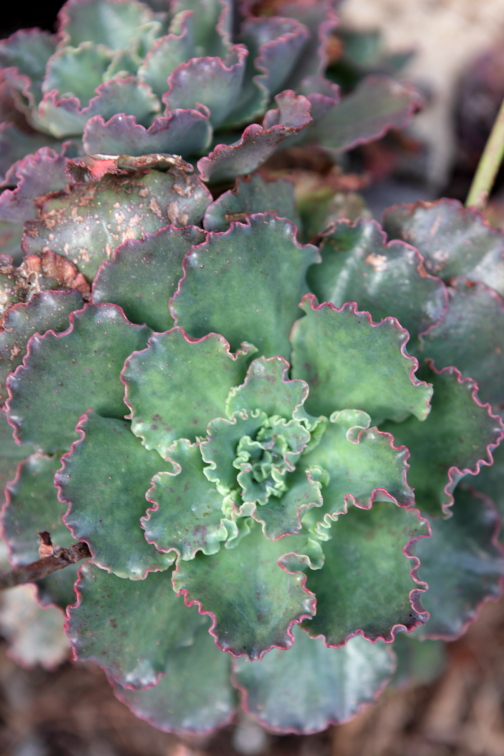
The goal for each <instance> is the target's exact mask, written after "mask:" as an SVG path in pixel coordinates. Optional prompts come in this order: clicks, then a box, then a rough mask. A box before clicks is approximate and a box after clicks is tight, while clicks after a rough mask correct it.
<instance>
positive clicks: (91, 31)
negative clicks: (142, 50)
mask: <svg viewBox="0 0 504 756" xmlns="http://www.w3.org/2000/svg"><path fill="white" fill-rule="evenodd" d="M153 18H154V14H153V13H152V11H151V10H150V9H149V8H148V7H147V6H146V5H144V4H143V3H139V2H136V0H126V1H124V0H123V1H122V2H110V1H109V0H70V1H69V2H67V3H65V5H64V6H63V8H62V9H61V11H60V13H59V33H60V37H61V38H62V44H64V45H65V46H71V47H78V45H80V44H81V42H85V41H86V40H88V39H92V40H93V41H94V42H95V43H96V44H97V45H104V46H105V47H108V48H109V49H110V50H117V49H119V48H122V47H126V46H127V45H128V44H130V42H131V39H132V38H135V36H136V34H137V33H138V31H139V29H140V28H141V27H142V26H144V25H145V24H147V23H148V22H149V21H152V19H153Z"/></svg>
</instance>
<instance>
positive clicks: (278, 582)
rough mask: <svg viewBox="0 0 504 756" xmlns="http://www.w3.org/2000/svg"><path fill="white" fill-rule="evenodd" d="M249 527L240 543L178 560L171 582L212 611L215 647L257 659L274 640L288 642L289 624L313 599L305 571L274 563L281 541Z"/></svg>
mask: <svg viewBox="0 0 504 756" xmlns="http://www.w3.org/2000/svg"><path fill="white" fill-rule="evenodd" d="M251 528H252V529H251V532H250V533H249V534H248V535H246V536H245V537H244V538H243V540H241V541H240V544H239V548H236V549H221V550H220V551H219V553H218V554H214V555H213V556H209V557H206V556H203V555H201V554H197V555H196V557H195V558H194V559H193V560H192V561H190V562H179V564H178V567H177V571H176V572H175V573H174V576H173V585H174V588H175V590H176V591H180V592H183V593H184V594H185V596H186V599H185V600H186V601H187V602H189V603H194V602H196V603H197V604H198V605H199V606H200V607H201V609H200V611H201V612H202V613H205V614H210V615H211V616H212V617H213V619H214V624H213V627H212V635H214V637H215V638H216V640H217V644H218V646H219V648H221V649H223V650H224V651H230V652H231V653H232V654H233V655H235V656H244V655H246V656H248V657H249V658H251V659H260V658H261V657H262V656H263V654H265V653H266V651H269V650H270V649H271V648H272V647H273V646H275V647H277V648H289V647H290V646H291V645H292V643H293V637H292V633H291V627H292V625H293V624H294V623H296V622H300V621H301V619H304V618H305V617H308V616H311V615H312V614H313V613H314V611H315V605H314V599H313V597H312V594H311V593H309V592H308V591H306V590H305V589H304V583H305V580H306V578H305V577H304V575H302V574H300V573H296V574H291V573H288V572H287V571H286V570H284V569H282V568H281V567H280V566H279V565H278V564H277V561H278V559H279V558H280V556H282V554H283V553H285V549H284V547H283V545H282V541H281V540H280V541H269V540H268V539H267V538H264V536H263V535H262V533H261V529H260V528H259V527H258V526H257V525H253V524H252V523H251Z"/></svg>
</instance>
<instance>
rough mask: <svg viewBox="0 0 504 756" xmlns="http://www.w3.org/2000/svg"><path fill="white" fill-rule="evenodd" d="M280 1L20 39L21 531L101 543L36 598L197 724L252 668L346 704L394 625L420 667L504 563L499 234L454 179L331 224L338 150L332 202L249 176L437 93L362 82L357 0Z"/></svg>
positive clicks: (122, 13) (259, 698) (234, 695)
mask: <svg viewBox="0 0 504 756" xmlns="http://www.w3.org/2000/svg"><path fill="white" fill-rule="evenodd" d="M274 9H275V13H274V14H273V15H268V13H269V12H270V11H271V8H270V7H269V5H268V6H266V4H265V5H264V7H262V6H261V4H258V5H257V6H256V5H252V4H251V3H248V2H244V3H234V4H231V3H228V2H224V0H208V2H204V3H198V4H196V3H194V2H190V0H177V2H173V3H171V4H170V5H169V6H168V5H165V4H164V3H162V2H152V3H149V5H144V4H142V3H137V2H133V1H132V0H70V2H68V3H67V5H66V6H65V7H64V9H63V10H62V12H61V15H60V28H59V31H58V34H57V35H56V36H55V37H52V36H51V35H47V34H45V33H43V32H39V31H37V30H35V31H28V32H26V31H23V32H18V33H17V34H15V35H14V36H13V37H11V38H10V39H9V40H7V41H5V42H0V62H1V63H2V65H3V66H4V68H3V71H2V80H1V83H0V109H1V112H2V114H3V118H4V124H3V125H2V127H0V128H1V129H2V130H1V131H0V146H2V148H3V153H2V160H3V162H2V166H1V167H2V168H3V170H4V172H5V174H6V179H5V183H4V186H5V187H6V188H5V189H4V191H3V192H2V194H1V195H0V236H1V243H2V252H3V253H4V254H3V255H2V257H1V258H0V316H1V330H0V402H1V403H2V405H3V409H2V411H1V412H0V446H1V451H2V454H1V457H0V475H1V477H2V479H3V482H4V483H6V484H7V485H6V488H5V503H4V506H3V511H2V523H3V535H4V540H5V541H6V543H7V544H8V546H9V552H10V560H11V562H12V564H13V565H24V564H28V563H30V562H32V561H34V560H36V559H37V558H38V538H37V533H39V532H41V531H47V532H49V533H50V534H51V536H52V539H53V543H55V544H57V545H58V546H61V547H66V546H69V545H70V544H72V543H73V541H74V539H78V540H80V541H84V542H85V543H87V544H88V546H89V550H90V552H91V557H92V558H91V560H89V561H87V562H85V563H84V565H83V566H82V567H81V569H80V571H79V574H77V573H78V565H73V566H69V567H67V568H66V569H64V570H61V571H59V572H55V573H54V574H52V575H49V576H48V577H46V578H44V579H43V580H42V581H39V582H38V587H37V589H38V599H39V601H40V602H41V604H42V605H45V606H57V607H59V608H60V609H62V610H63V611H65V612H66V614H67V627H66V632H67V635H68V637H69V639H70V641H71V643H72V646H73V650H74V654H75V656H76V658H79V659H87V660H93V661H95V662H97V663H98V664H100V665H101V666H102V667H103V668H104V669H105V670H106V672H107V674H108V676H109V679H110V681H111V683H112V685H113V686H114V688H115V690H116V694H117V695H118V697H119V698H120V699H121V700H123V701H124V702H125V703H126V704H127V705H128V706H130V707H131V709H132V710H133V711H134V712H135V713H136V714H137V715H138V716H140V717H143V718H145V719H148V720H149V721H151V722H152V723H153V724H154V725H155V726H157V727H159V728H161V729H165V730H170V731H175V732H200V733H202V732H208V731H210V730H212V729H214V728H216V727H220V726H222V725H224V724H225V723H226V722H228V721H229V720H230V718H231V717H232V716H233V712H234V710H235V708H236V705H237V699H238V697H240V698H241V703H242V705H243V706H244V708H246V709H247V710H248V711H250V712H251V713H252V714H253V715H254V716H255V717H256V718H257V719H258V720H259V721H260V722H261V723H262V724H264V725H265V726H266V727H268V728H270V729H272V730H278V731H280V732H293V731H294V732H314V731H317V730H321V729H324V728H325V727H327V726H328V725H329V724H330V723H332V722H342V721H345V720H347V719H349V718H350V717H351V716H353V715H354V714H355V713H357V712H358V711H359V710H360V708H361V706H362V705H363V704H364V703H366V702H370V701H372V700H374V698H375V697H376V696H377V695H378V693H379V692H380V690H381V689H382V688H383V687H384V686H385V685H386V684H387V683H388V682H389V681H390V680H391V679H392V677H393V675H394V667H395V663H396V662H395V655H394V652H393V651H392V648H393V647H395V648H397V655H398V656H399V662H400V665H399V666H400V668H399V670H398V671H397V672H396V674H395V677H394V681H395V684H401V683H403V682H404V680H405V679H408V676H409V678H411V677H412V675H415V674H418V669H419V667H420V666H422V665H423V666H424V667H425V666H431V667H432V666H436V664H438V662H439V647H438V646H435V647H433V648H434V651H433V652H432V653H431V652H427V653H425V651H417V650H416V649H417V648H419V647H420V648H422V649H425V645H423V646H422V643H421V641H423V640H424V639H426V638H443V639H447V640H450V639H454V638H455V637H458V635H460V633H462V632H463V631H464V629H465V627H466V626H467V624H468V623H469V622H470V621H472V619H474V617H475V616H476V614H477V611H478V607H479V605H480V604H481V602H482V601H484V600H486V599H488V598H490V597H493V596H496V595H498V594H499V593H500V592H501V590H502V578H503V575H504V555H503V552H502V548H501V546H500V545H499V543H498V541H497V537H498V529H499V523H500V518H499V514H498V511H497V509H496V508H495V505H494V503H493V501H492V499H493V500H494V501H495V503H497V505H498V506H500V507H501V511H502V512H504V501H503V500H502V490H503V489H502V478H503V473H504V458H503V456H502V448H503V447H502V446H501V447H500V448H497V447H498V444H499V443H500V441H501V439H502V438H503V437H504V425H503V422H502V419H501V418H502V416H503V414H504V383H503V382H502V379H501V377H500V376H501V375H502V360H503V359H504V358H503V356H502V355H503V349H504V344H503V343H502V342H503V337H502V333H504V329H503V328H502V319H503V317H504V314H503V313H504V306H503V302H502V299H501V297H502V296H503V295H504V268H503V265H504V236H503V234H502V233H501V232H498V231H495V230H494V229H491V228H490V227H489V226H488V225H487V224H485V223H484V222H483V220H482V218H481V216H480V215H479V214H478V213H476V212H474V211H471V210H464V209H462V208H461V207H460V205H458V204H457V203H453V202H450V201H445V200H443V201H440V202H438V203H430V204H422V203H420V204H419V205H415V206H398V207H395V208H392V209H391V210H390V211H388V213H387V214H386V217H385V225H384V228H385V231H386V233H387V234H388V237H389V238H390V239H391V240H392V241H387V236H386V235H385V233H384V232H383V231H382V229H381V228H380V227H379V225H378V224H377V223H375V222H374V221H372V220H369V219H368V218H360V219H357V220H355V221H354V222H350V221H349V220H337V221H336V222H334V223H332V222H331V221H332V220H333V219H334V215H335V212H334V210H335V208H334V207H333V206H332V205H331V202H330V201H328V199H327V197H328V196H330V193H329V194H327V192H326V190H325V189H324V187H323V182H324V178H321V185H320V186H321V187H322V188H321V189H320V191H321V196H322V195H324V198H323V201H321V202H320V203H319V205H320V206H319V207H315V205H314V202H312V203H311V204H310V202H304V200H306V197H304V200H303V201H302V202H301V203H298V202H297V199H298V197H299V194H300V193H299V191H297V188H296V186H295V185H294V184H293V183H292V182H291V181H289V180H287V179H284V178H281V179H276V180H270V179H271V175H272V174H271V172H268V170H263V172H262V173H252V172H253V171H254V170H255V169H256V168H257V167H258V166H260V165H261V164H262V163H264V161H265V160H266V159H267V158H268V157H269V156H270V155H271V154H272V152H273V151H274V150H276V149H278V148H285V147H290V146H292V147H297V146H299V145H300V144H303V143H306V142H308V143H309V142H316V143H317V144H319V145H321V146H322V148H323V150H324V151H325V153H326V155H329V156H330V158H331V159H332V158H334V157H335V155H337V153H338V152H339V151H341V150H344V149H347V148H349V147H350V146H352V145H354V144H356V143H358V142H359V141H363V140H368V139H371V138H374V137H376V136H378V135H380V134H381V133H383V131H384V130H386V129H387V128H389V127H390V126H392V125H402V124H404V123H405V122H406V121H407V120H408V119H409V117H410V115H411V113H412V111H413V110H414V108H415V107H416V106H417V104H418V98H417V95H416V94H415V93H414V92H413V90H411V89H409V88H408V87H406V86H404V85H401V84H398V83H397V82H394V81H393V80H389V79H386V78H382V77H378V78H376V77H374V78H371V79H369V78H367V79H364V80H363V81H362V83H361V84H360V85H359V87H358V88H357V89H356V90H355V91H354V92H353V93H351V94H350V95H348V96H347V97H346V98H343V100H341V102H340V101H339V94H338V91H337V88H336V87H335V86H334V85H333V84H331V83H330V82H327V81H326V80H324V79H323V73H324V67H325V62H326V61H325V52H324V45H325V44H326V37H327V35H328V33H329V31H330V30H331V28H332V27H333V25H334V20H335V17H334V12H333V9H332V4H331V3H329V2H327V3H320V2H318V3H316V2H311V1H310V0H299V1H298V2H285V3H278V4H277V3H275V4H274ZM252 11H253V12H252ZM233 15H234V19H233V18H232V16H233ZM274 102H275V103H276V107H273V108H272V105H273V103H274ZM161 103H162V104H163V105H164V106H165V108H166V110H165V111H164V114H161V108H162V105H161ZM268 108H271V109H270V110H268ZM259 118H262V119H263V120H262V125H259V124H258V123H257V122H256V121H257V120H258V119H259ZM243 127H245V129H244V131H243V133H241V129H242V128H243ZM65 139H67V140H68V141H66V142H65V141H63V140H65ZM81 139H82V141H81ZM219 140H221V141H220V142H219ZM34 150H35V151H34ZM208 150H210V152H209V153H208ZM30 152H34V154H28V153H30ZM172 153H177V154H172ZM207 153H208V154H207ZM198 158H199V160H198ZM186 161H188V162H186ZM329 162H330V161H329ZM195 164H196V167H197V170H198V172H195V171H194V166H195ZM235 176H238V179H237V180H236V184H235V186H234V187H233V188H232V189H231V188H230V189H229V191H223V189H226V186H221V187H216V188H214V189H213V192H214V196H215V197H217V198H216V199H214V196H212V194H211V193H210V191H209V189H208V188H207V186H206V184H207V183H210V184H219V183H220V184H225V183H226V182H227V183H228V184H229V186H231V183H230V182H231V180H232V179H234V177H235ZM204 182H205V183H204ZM319 188H320V187H319ZM303 191H304V192H305V195H306V188H305V189H304V190H303ZM324 192H326V193H325V194H324ZM303 202H304V204H303ZM312 208H313V210H312ZM330 222H331V225H329V226H328V224H329V223H330ZM326 226H328V227H327V228H326ZM306 241H312V242H313V243H308V244H305V243H303V242H306ZM13 430H14V435H13V434H12V431H13ZM494 455H495V464H492V463H493V461H494ZM76 581H77V582H76ZM370 641H371V642H370ZM53 647H54V646H53ZM429 654H430V655H429ZM418 659H422V660H423V661H421V662H419V661H418ZM415 670H416V671H415Z"/></svg>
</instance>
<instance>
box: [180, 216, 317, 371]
mask: <svg viewBox="0 0 504 756" xmlns="http://www.w3.org/2000/svg"><path fill="white" fill-rule="evenodd" d="M247 220H248V222H247V224H246V225H245V224H241V223H239V224H238V223H237V224H236V225H234V226H233V227H232V228H231V229H230V230H229V231H227V232H226V233H225V234H213V233H210V234H209V235H208V240H207V241H206V242H205V244H202V245H200V246H199V247H198V248H197V249H195V250H193V251H192V252H190V253H189V254H188V255H187V256H186V258H185V260H184V270H185V277H184V278H183V279H182V281H181V282H180V285H179V290H178V292H177V293H176V295H175V297H174V298H173V300H172V305H171V312H172V315H173V316H174V317H175V318H176V322H177V325H180V326H182V328H184V329H185V330H186V331H187V333H188V334H189V335H190V336H193V337H194V338H198V337H201V336H204V335H205V334H207V333H209V332H211V331H215V332H216V333H221V334H222V335H223V336H224V337H225V338H226V339H227V340H228V341H229V343H230V344H231V349H233V350H234V349H237V348H238V346H239V344H240V343H241V342H242V341H249V342H250V343H252V344H255V346H257V347H258V349H259V352H260V353H261V354H265V355H266V356H268V357H271V356H273V355H277V354H279V355H282V356H284V357H289V354H290V346H289V340H288V337H289V332H290V329H291V327H292V323H293V321H294V320H295V319H296V317H297V316H298V308H297V305H298V302H299V300H300V298H301V296H302V295H303V294H304V293H305V292H306V290H307V285H306V270H307V268H308V266H309V265H311V264H312V263H314V262H317V261H318V252H317V250H316V249H315V247H312V246H311V245H305V246H301V245H299V244H298V243H297V241H296V238H295V227H294V226H293V225H292V224H291V223H290V222H289V221H286V220H280V219H278V218H275V217H274V216H272V215H269V214H264V215H262V214H257V215H252V216H250V217H249V218H248V219H247Z"/></svg>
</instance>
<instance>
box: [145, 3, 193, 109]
mask: <svg viewBox="0 0 504 756" xmlns="http://www.w3.org/2000/svg"><path fill="white" fill-rule="evenodd" d="M193 57H194V43H193V14H192V13H190V12H188V11H182V12H181V13H177V15H176V16H174V18H173V20H172V22H171V24H170V29H169V34H167V35H166V36H164V37H160V38H159V39H157V40H156V41H155V42H154V44H153V45H152V47H151V49H150V50H149V52H148V53H147V55H146V56H145V59H144V60H143V62H142V64H141V66H140V67H139V69H138V78H139V79H140V81H143V82H145V83H146V84H148V85H149V86H150V88H151V89H152V91H153V92H154V94H156V95H157V96H158V97H159V98H160V99H161V97H162V95H163V94H164V93H165V92H166V91H167V89H168V81H167V80H168V76H169V75H170V74H171V73H172V71H174V70H175V69H176V68H177V66H179V65H180V63H186V62H187V61H188V60H190V59H191V58H193Z"/></svg>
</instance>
